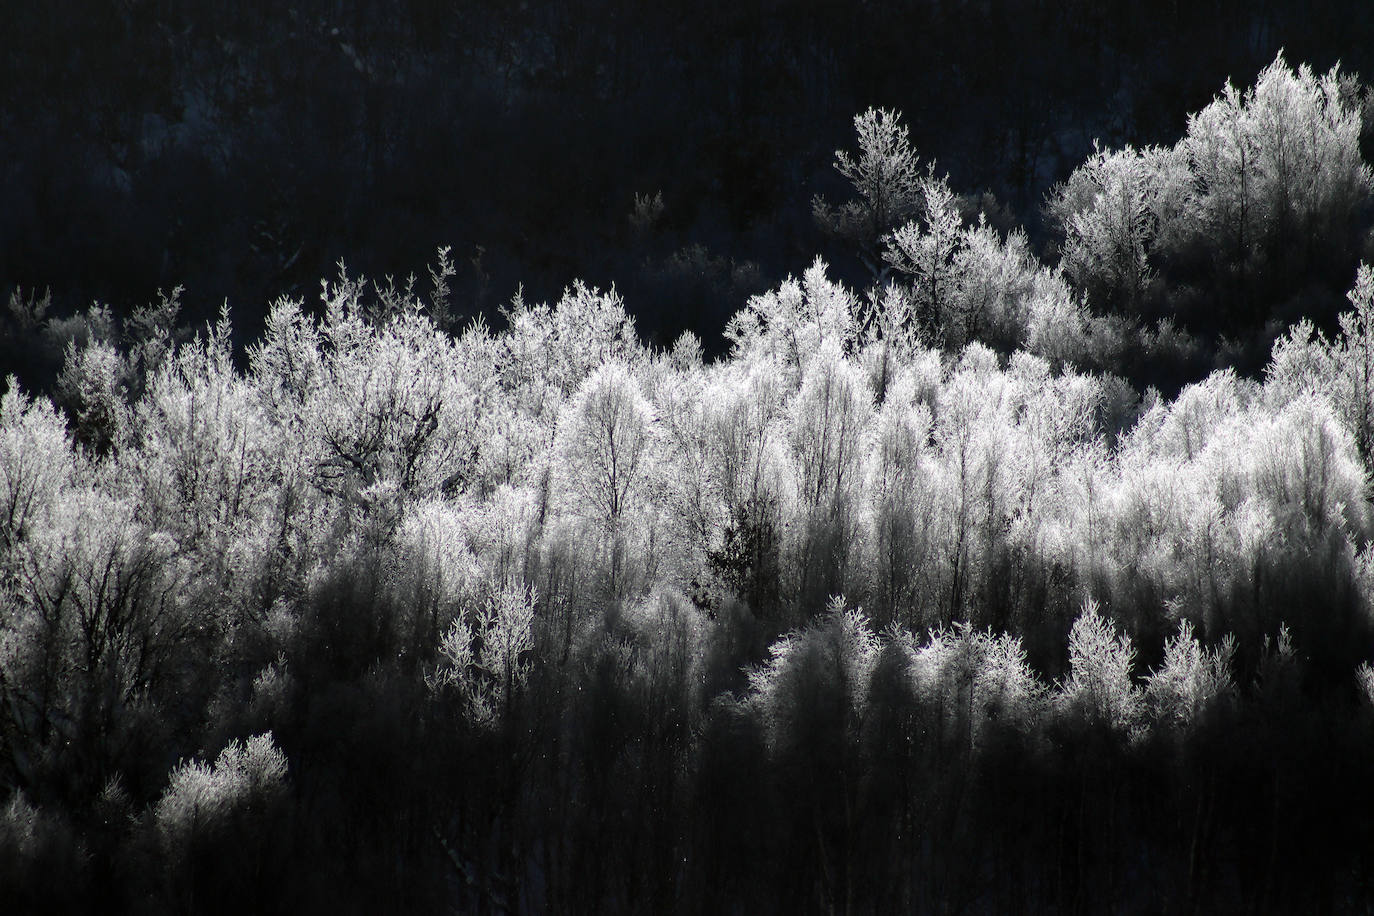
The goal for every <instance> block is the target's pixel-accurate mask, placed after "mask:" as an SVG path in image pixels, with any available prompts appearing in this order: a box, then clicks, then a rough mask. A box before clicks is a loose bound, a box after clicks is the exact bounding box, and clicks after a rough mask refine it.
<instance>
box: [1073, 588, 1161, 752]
mask: <svg viewBox="0 0 1374 916" xmlns="http://www.w3.org/2000/svg"><path fill="white" fill-rule="evenodd" d="M1134 664H1135V647H1134V646H1133V645H1132V644H1131V638H1130V636H1128V635H1127V634H1125V633H1118V632H1117V630H1116V628H1115V627H1114V626H1113V625H1112V623H1111V622H1110V621H1108V620H1107V619H1106V618H1104V617H1103V616H1102V614H1101V613H1100V611H1099V610H1098V608H1097V605H1096V603H1094V602H1092V601H1089V602H1087V603H1086V604H1085V605H1084V607H1083V612H1082V613H1081V614H1080V615H1079V616H1078V619H1077V620H1075V621H1074V624H1073V629H1072V630H1071V631H1070V632H1069V677H1068V680H1066V681H1065V682H1064V684H1063V685H1062V687H1061V688H1060V694H1059V698H1058V702H1059V704H1060V707H1061V708H1062V709H1063V710H1064V711H1065V712H1066V713H1067V714H1069V715H1071V716H1074V717H1075V718H1078V719H1079V720H1080V721H1082V722H1083V723H1084V724H1086V725H1088V726H1091V727H1095V728H1106V729H1109V730H1110V731H1112V732H1116V733H1118V734H1122V735H1125V734H1128V733H1129V732H1130V731H1131V730H1132V729H1133V728H1134V727H1135V725H1136V723H1137V721H1138V719H1139V717H1140V714H1141V711H1142V697H1141V691H1140V688H1138V687H1137V686H1136V685H1135V684H1134V682H1133V681H1132V680H1131V673H1132V671H1131V669H1132V667H1133V666H1134Z"/></svg>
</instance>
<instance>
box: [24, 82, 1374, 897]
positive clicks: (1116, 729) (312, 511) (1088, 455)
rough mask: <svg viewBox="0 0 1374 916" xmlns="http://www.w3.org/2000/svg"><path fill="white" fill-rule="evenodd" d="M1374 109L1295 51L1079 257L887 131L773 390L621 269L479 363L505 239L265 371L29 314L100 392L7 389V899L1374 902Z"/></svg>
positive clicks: (346, 286)
mask: <svg viewBox="0 0 1374 916" xmlns="http://www.w3.org/2000/svg"><path fill="white" fill-rule="evenodd" d="M1363 93H1364V91H1363V89H1362V88H1361V87H1359V86H1358V84H1357V83H1356V82H1354V81H1353V80H1352V79H1350V78H1349V77H1347V76H1346V75H1344V74H1343V73H1342V72H1341V71H1340V70H1339V69H1332V70H1330V71H1329V72H1327V73H1325V74H1318V73H1316V72H1314V71H1312V70H1311V69H1310V68H1308V67H1306V66H1299V67H1296V68H1294V67H1292V66H1290V65H1289V64H1288V63H1287V62H1286V61H1285V60H1284V59H1283V58H1282V57H1279V58H1277V59H1275V60H1274V62H1273V63H1272V64H1271V65H1270V66H1269V67H1268V68H1266V69H1265V70H1264V71H1263V72H1262V73H1261V74H1260V76H1259V78H1258V80H1257V82H1256V84H1255V85H1254V86H1253V87H1250V88H1247V89H1244V90H1240V89H1237V88H1235V87H1233V86H1231V85H1229V84H1228V85H1227V86H1226V87H1225V88H1224V89H1223V90H1222V91H1221V93H1220V94H1219V95H1217V96H1216V97H1215V99H1214V100H1213V101H1212V102H1211V103H1210V104H1209V105H1207V107H1205V108H1203V109H1202V110H1201V111H1200V112H1198V113H1197V114H1195V115H1194V116H1192V117H1191V118H1190V119H1189V121H1188V127H1187V133H1186V135H1185V136H1184V138H1183V139H1181V140H1180V141H1179V142H1178V143H1177V144H1176V145H1174V146H1170V147H1158V146H1150V147H1148V148H1134V147H1132V146H1122V147H1120V148H1109V147H1107V146H1099V147H1098V148H1096V149H1095V151H1094V152H1093V153H1092V155H1091V156H1090V157H1089V158H1088V159H1087V161H1085V162H1084V163H1083V164H1082V165H1081V166H1079V167H1078V168H1077V169H1076V170H1075V171H1073V172H1072V174H1071V175H1070V176H1069V177H1068V178H1067V180H1065V181H1064V182H1063V183H1062V184H1060V185H1058V186H1057V187H1056V188H1055V189H1054V191H1053V192H1052V194H1051V195H1050V197H1049V199H1048V204H1047V213H1048V216H1049V219H1050V222H1051V224H1052V225H1053V226H1054V231H1055V232H1056V233H1057V234H1058V239H1059V240H1058V243H1057V246H1058V257H1057V260H1055V259H1049V260H1047V259H1042V257H1041V256H1039V255H1038V254H1037V253H1036V251H1035V250H1034V248H1033V246H1032V245H1031V244H1030V242H1029V240H1028V237H1027V235H1026V233H1025V232H1024V231H1022V230H1020V229H1016V228H1003V227H1001V226H999V225H998V224H997V223H996V222H995V220H994V216H995V214H989V213H987V212H986V210H983V209H980V208H979V207H977V206H976V203H977V202H976V201H972V200H971V199H970V198H968V197H967V196H961V195H959V194H956V193H955V192H954V191H953V190H952V188H951V187H950V184H949V180H948V178H947V177H946V176H945V175H944V174H943V173H941V172H940V171H938V169H936V168H934V167H932V166H930V165H929V164H928V163H923V162H920V161H919V159H918V154H917V152H916V149H915V147H914V145H913V144H912V143H911V141H910V137H909V134H908V132H907V127H906V125H905V122H904V120H903V118H902V117H901V116H900V115H899V114H898V113H897V112H894V111H891V110H881V109H869V110H867V111H865V112H863V113H860V114H859V115H858V116H857V117H856V118H855V120H854V124H855V128H856V137H855V139H854V140H853V141H852V142H853V143H854V144H855V146H853V147H850V148H848V149H846V150H842V151H840V152H838V153H836V155H835V158H834V164H835V166H836V168H837V170H838V173H839V174H840V175H841V176H843V178H845V179H846V180H847V181H848V182H849V183H850V185H851V186H850V187H849V188H848V189H847V193H849V196H848V197H847V198H845V199H843V200H838V201H836V202H831V201H829V200H827V199H825V198H824V197H823V196H822V197H818V198H817V199H816V200H815V201H814V203H813V208H812V213H811V214H810V216H811V217H812V218H814V219H816V220H817V221H818V223H819V224H821V226H822V227H823V228H824V229H825V230H826V231H828V232H829V233H831V234H832V236H833V237H834V238H836V239H837V240H840V241H842V242H843V243H845V244H847V245H850V246H852V247H851V249H850V250H851V256H857V257H858V258H859V259H860V263H862V264H864V265H865V270H867V271H868V273H869V276H868V279H867V281H866V282H867V285H866V286H863V287H857V286H853V285H851V284H847V283H845V282H844V281H843V280H841V279H840V278H838V277H837V276H836V275H835V271H834V270H833V268H832V267H831V266H830V265H829V264H828V263H827V262H826V261H825V260H823V259H821V258H816V259H814V260H813V261H811V262H810V263H809V266H806V267H805V269H804V270H802V271H801V273H800V275H799V276H794V277H789V278H787V279H786V280H784V281H782V282H779V283H777V284H776V285H774V286H772V287H771V288H769V289H766V290H764V291H761V292H759V293H758V294H756V295H751V296H748V297H747V298H745V299H744V300H743V301H742V302H741V303H740V304H739V308H738V310H737V311H735V312H734V313H733V315H732V316H731V317H730V318H729V319H728V321H727V322H726V323H725V324H724V325H723V327H721V328H720V329H718V330H719V331H720V332H721V334H722V338H721V342H720V344H719V348H720V350H721V355H720V356H719V357H717V358H711V357H709V356H707V355H705V351H706V349H707V348H706V346H705V345H704V344H703V341H702V340H701V339H700V338H699V337H697V336H696V335H694V334H692V333H690V332H688V333H684V334H683V335H682V336H681V337H680V338H678V339H677V340H676V341H675V342H673V343H672V344H671V345H668V346H657V345H654V344H652V343H647V342H646V341H645V340H644V339H643V338H642V336H641V334H640V333H639V330H638V327H637V322H636V320H635V318H634V317H633V314H632V313H631V311H629V306H627V304H626V301H625V300H624V299H623V298H622V297H621V295H620V294H618V293H617V292H615V291H614V290H607V289H601V288H597V287H595V286H593V285H589V284H587V283H583V282H576V283H574V284H573V285H571V286H570V287H568V288H567V289H566V290H565V291H564V292H563V294H562V295H561V297H557V298H555V299H554V300H553V301H550V302H536V301H527V300H526V299H525V298H524V297H523V296H518V297H516V298H515V299H514V300H513V301H512V302H511V303H510V304H509V305H508V306H506V307H504V308H503V309H502V310H501V311H500V314H499V316H498V319H493V320H492V321H491V322H490V323H489V322H488V321H487V320H485V319H482V318H477V319H469V318H466V317H464V315H465V311H464V310H463V309H462V308H461V306H460V303H458V302H456V301H455V298H456V296H457V295H458V294H457V293H455V290H454V288H453V287H452V282H453V280H454V277H455V275H456V268H455V266H454V263H453V259H452V255H451V252H450V251H449V250H448V249H440V251H439V252H438V255H437V258H436V261H435V263H434V265H433V266H432V267H431V268H430V269H429V270H428V272H427V280H426V281H417V280H414V279H412V280H410V281H408V282H401V283H399V284H398V283H397V282H395V281H394V280H392V279H390V278H387V279H384V280H380V281H370V280H368V279H366V278H364V277H362V276H359V275H357V274H354V273H350V272H349V271H348V270H347V269H346V268H345V267H344V266H343V264H342V262H341V263H340V266H339V270H338V272H337V275H336V276H333V277H331V278H329V279H326V280H324V281H322V283H321V284H320V289H319V294H318V296H317V297H316V298H314V299H309V300H307V299H306V298H305V297H302V296H297V295H283V296H281V297H280V298H278V299H276V300H275V301H273V302H272V303H271V305H270V307H269V308H268V309H267V311H266V314H265V318H264V320H263V330H262V333H261V334H260V335H259V336H257V337H256V339H254V340H253V341H252V342H251V343H250V344H249V345H248V346H247V347H246V348H244V349H242V350H239V349H237V348H236V343H235V341H236V340H237V339H238V336H237V335H236V333H235V331H234V316H233V314H232V312H231V311H230V310H229V309H227V308H226V309H225V310H224V311H223V312H222V313H221V315H220V316H219V318H218V319H217V320H215V321H212V322H210V323H208V324H202V325H200V326H198V327H196V326H192V327H187V326H186V325H184V324H183V323H182V322H181V320H180V296H181V290H180V289H175V290H173V291H171V292H170V293H165V294H161V295H160V296H159V298H158V301H157V302H156V303H153V304H151V305H149V306H146V307H144V308H141V309H139V310H137V311H135V312H133V313H132V314H130V315H128V316H121V315H118V314H115V313H114V312H112V311H111V310H110V309H109V308H106V307H103V306H100V305H95V306H92V307H90V308H88V309H85V310H84V311H81V312H78V313H75V314H70V315H54V314H49V313H48V307H49V306H48V304H47V302H46V300H44V299H43V297H41V296H36V295H33V294H32V293H31V292H30V293H24V292H22V291H20V292H16V293H15V295H14V296H13V297H11V300H10V309H9V316H8V320H9V321H10V322H11V327H12V328H17V329H20V330H21V331H22V333H23V334H24V335H25V336H23V337H20V336H15V337H13V338H11V340H12V341H18V342H20V345H22V346H35V347H36V346H48V347H49V348H52V349H53V350H56V351H57V352H60V353H61V359H60V370H59V371H57V372H56V374H55V381H54V382H53V383H52V385H51V386H50V388H49V389H48V390H38V388H39V386H37V385H35V384H33V383H31V382H28V381H26V380H25V379H21V378H19V377H16V376H14V375H11V376H9V378H8V379H7V380H6V382H5V384H4V391H3V394H2V395H0V800H3V807H0V888H3V890H4V891H5V892H6V896H7V897H8V899H11V900H17V901H19V909H20V910H23V911H42V910H48V911H54V912H61V911H69V910H73V909H78V910H79V909H82V908H89V907H90V906H92V905H95V904H96V903H97V902H98V903H99V905H101V906H104V907H108V908H111V909H117V910H130V911H138V912H145V911H148V912H161V911H194V912H218V911H220V910H224V911H229V910H230V909H231V908H232V909H233V910H235V911H239V910H242V909H244V908H245V907H246V908H247V909H249V910H251V911H255V912H271V911H276V910H283V911H285V910H288V909H289V910H296V911H298V910H302V909H304V910H307V911H316V910H319V911H326V910H327V911H359V912H363V911H377V910H392V911H441V910H444V909H445V908H457V909H460V910H464V911H475V912H497V911H506V912H509V911H512V910H514V911H520V912H542V911H554V912H564V911H567V912H602V913H604V912H621V911H626V912H628V911H635V912H642V911H645V910H649V911H654V912H668V911H684V912H697V911H720V910H732V909H733V910H738V911H748V912H755V911H777V912H797V911H811V910H829V911H834V910H838V909H841V908H843V909H844V910H845V911H847V912H848V911H856V910H857V911H872V912H889V911H893V910H909V911H920V912H927V911H929V912H937V911H938V912H946V911H950V910H965V911H968V910H971V911H1007V910H1011V909H1017V910H1026V909H1029V910H1036V911H1062V910H1064V909H1082V910H1089V911H1094V910H1098V911H1100V910H1121V909H1132V908H1143V909H1155V907H1153V906H1151V905H1150V904H1149V903H1148V901H1151V900H1158V901H1160V904H1159V907H1158V909H1162V910H1165V911H1182V910H1192V909H1203V910H1218V909H1220V910H1226V909H1235V908H1249V909H1279V910H1284V909H1291V908H1293V907H1295V906H1299V905H1302V904H1306V903H1310V902H1311V901H1313V900H1318V901H1320V902H1321V906H1322V907H1325V908H1327V909H1332V910H1345V909H1352V910H1353V909H1357V908H1359V907H1361V906H1368V904H1369V902H1370V900H1371V887H1370V885H1369V880H1368V876H1369V875H1370V874H1371V873H1374V871H1372V870H1374V833H1371V826H1370V821H1369V818H1368V815H1367V812H1368V811H1369V810H1371V804H1374V796H1372V795H1371V790H1370V785H1369V780H1368V773H1369V772H1370V771H1371V770H1370V767H1371V765H1374V668H1371V665H1370V660H1371V659H1372V658H1374V616H1372V615H1374V547H1371V535H1374V512H1372V511H1371V505H1370V500H1369V471H1370V462H1371V461H1372V460H1374V416H1371V411H1372V410H1374V407H1371V404H1372V403H1374V402H1372V401H1371V397H1374V395H1371V391H1370V385H1371V377H1372V373H1374V270H1371V268H1370V267H1369V266H1368V265H1366V264H1363V263H1361V262H1360V258H1361V255H1362V253H1363V252H1364V251H1365V249H1366V248H1367V245H1366V241H1365V237H1364V235H1363V233H1365V232H1366V231H1367V227H1368V223H1369V214H1368V206H1369V197H1370V191H1371V173H1370V169H1369V166H1368V164H1367V163H1366V161H1365V159H1364V158H1363V157H1362V155H1361V152H1360V146H1359V141H1360V137H1361V134H1362V131H1363V129H1364V128H1363V120H1362V118H1363V117H1364V115H1363V111H1364V109H1363V107H1362V106H1363V101H1362V99H1363V98H1364V97H1365V96H1364V94H1363ZM642 206H643V207H644V208H645V209H646V212H647V211H650V210H652V202H651V201H649V200H647V199H646V200H644V201H642ZM1337 273H1342V274H1344V278H1343V279H1342V280H1341V281H1340V285H1339V294H1338V295H1341V296H1342V298H1341V300H1340V301H1341V303H1342V307H1341V308H1339V309H1338V308H1336V307H1334V306H1332V305H1331V304H1330V302H1329V301H1328V300H1329V298H1330V295H1331V291H1330V290H1329V289H1327V288H1326V287H1324V286H1323V284H1329V283H1330V282H1331V280H1330V278H1331V277H1333V276H1335V275H1336V274H1337ZM1323 310H1325V311H1323ZM1240 332H1243V333H1244V334H1246V335H1249V336H1247V337H1244V338H1229V337H1227V336H1226V335H1228V334H1232V333H1240ZM713 346H715V345H714V344H713ZM1258 347H1262V348H1263V355H1262V356H1259V357H1257V356H1255V352H1256V348H1258ZM1247 360H1253V361H1254V362H1253V363H1252V362H1247Z"/></svg>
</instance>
